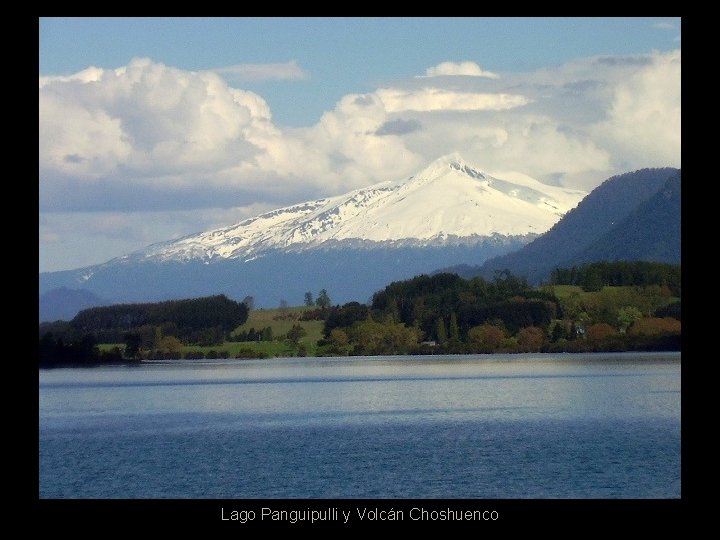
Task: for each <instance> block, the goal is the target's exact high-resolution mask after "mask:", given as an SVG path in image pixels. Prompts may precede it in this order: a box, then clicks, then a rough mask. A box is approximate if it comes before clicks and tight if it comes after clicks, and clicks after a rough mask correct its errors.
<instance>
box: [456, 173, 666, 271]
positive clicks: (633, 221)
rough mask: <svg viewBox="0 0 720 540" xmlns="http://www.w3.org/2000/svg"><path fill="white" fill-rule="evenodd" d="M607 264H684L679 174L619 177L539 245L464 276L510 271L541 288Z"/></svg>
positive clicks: (537, 241) (598, 190)
mask: <svg viewBox="0 0 720 540" xmlns="http://www.w3.org/2000/svg"><path fill="white" fill-rule="evenodd" d="M605 259H607V260H653V261H662V262H672V263H679V262H680V170H679V169H673V168H661V169H642V170H639V171H635V172H632V173H627V174H622V175H619V176H613V177H612V178H609V179H608V180H606V181H605V182H603V183H602V184H601V185H600V186H598V187H597V188H596V189H594V190H593V191H592V192H591V193H590V194H589V195H588V196H587V197H585V199H583V200H582V201H581V202H580V204H579V205H578V206H577V207H576V208H574V209H573V210H571V211H570V212H568V213H567V214H566V215H565V216H564V217H563V218H562V219H561V220H560V221H559V222H558V223H556V224H555V225H554V226H553V227H552V228H551V229H550V230H549V231H548V232H546V233H545V234H543V235H542V236H540V237H539V238H537V239H535V240H534V241H533V242H531V243H529V244H527V245H526V246H524V247H523V248H521V249H520V250H518V251H515V252H513V253H509V254H507V255H503V256H500V257H495V258H493V259H490V260H489V261H487V262H486V263H485V264H483V265H482V266H480V267H476V271H475V272H469V271H468V269H467V268H464V269H463V275H465V276H469V275H480V276H483V277H485V278H491V277H492V276H494V275H495V273H496V272H497V271H502V270H504V269H509V270H510V271H511V272H512V273H513V274H514V275H516V276H521V277H525V278H526V279H527V280H528V281H529V282H530V283H535V284H537V283H540V282H542V281H545V280H547V279H548V277H549V276H550V272H552V270H553V269H555V268H557V267H566V266H571V265H572V264H577V263H579V262H589V261H597V260H605ZM445 271H452V269H445Z"/></svg>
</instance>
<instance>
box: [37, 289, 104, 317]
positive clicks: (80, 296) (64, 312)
mask: <svg viewBox="0 0 720 540" xmlns="http://www.w3.org/2000/svg"><path fill="white" fill-rule="evenodd" d="M109 303H110V302H108V301H106V300H103V299H102V298H100V297H99V296H97V295H96V294H94V293H92V292H90V291H86V290H82V289H68V288H67V287H59V288H57V289H52V290H49V291H47V292H46V293H45V294H43V295H41V296H40V322H42V321H60V320H62V321H69V320H71V319H72V318H73V317H74V316H75V315H77V313H78V311H80V310H83V309H86V308H89V307H95V306H102V305H106V304H109Z"/></svg>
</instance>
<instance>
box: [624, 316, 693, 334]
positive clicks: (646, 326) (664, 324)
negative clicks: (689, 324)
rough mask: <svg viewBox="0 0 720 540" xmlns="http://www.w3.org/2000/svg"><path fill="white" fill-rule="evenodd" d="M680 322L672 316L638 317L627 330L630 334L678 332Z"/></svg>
mask: <svg viewBox="0 0 720 540" xmlns="http://www.w3.org/2000/svg"><path fill="white" fill-rule="evenodd" d="M680 329H681V323H680V321H678V320H677V319H673V318H672V317H663V318H662V319H661V318H658V317H646V318H643V319H638V320H637V321H635V322H634V323H633V325H632V326H631V327H630V330H628V333H629V334H632V335H645V336H656V335H659V334H679V333H680V332H681V330H680Z"/></svg>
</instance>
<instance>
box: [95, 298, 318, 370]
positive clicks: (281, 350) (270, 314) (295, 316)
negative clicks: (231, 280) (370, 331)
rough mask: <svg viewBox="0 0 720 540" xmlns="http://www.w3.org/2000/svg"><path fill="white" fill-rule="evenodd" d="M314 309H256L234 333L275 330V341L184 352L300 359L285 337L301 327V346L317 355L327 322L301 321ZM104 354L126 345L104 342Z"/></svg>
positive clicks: (101, 346) (185, 350)
mask: <svg viewBox="0 0 720 540" xmlns="http://www.w3.org/2000/svg"><path fill="white" fill-rule="evenodd" d="M311 309H314V308H311V307H305V306H298V307H288V308H284V309H283V308H277V309H253V310H251V311H250V314H249V316H248V320H247V321H246V322H245V324H242V325H240V326H238V327H237V328H236V329H235V331H234V332H246V331H248V330H250V329H251V328H254V329H255V330H258V331H259V330H262V329H263V328H266V327H268V326H269V327H270V328H272V333H273V338H274V339H273V340H272V341H239V342H236V341H226V342H225V343H223V344H222V345H211V346H206V347H200V346H198V345H188V346H184V347H183V348H182V349H181V352H182V354H183V355H185V354H186V353H188V352H191V351H202V352H203V353H204V354H207V352H208V351H213V350H214V351H217V352H221V351H227V353H228V356H229V357H230V358H235V357H237V356H238V354H239V353H240V351H241V350H243V349H245V350H247V349H250V350H251V351H253V352H257V353H264V354H266V355H267V356H269V357H276V356H296V355H297V348H296V347H294V346H293V345H291V344H290V343H289V342H287V341H286V340H285V339H284V338H285V335H286V334H287V333H288V330H290V329H291V328H292V327H293V325H295V324H299V325H300V326H302V327H303V329H304V330H305V332H306V335H305V336H304V337H302V338H301V339H300V345H303V346H304V347H305V351H306V354H307V356H314V355H315V351H316V350H317V341H318V340H319V339H321V338H322V331H323V324H324V323H323V321H301V320H299V319H300V316H301V315H302V313H303V312H305V311H307V310H311ZM98 347H99V349H100V350H101V351H110V350H112V349H113V348H114V347H120V348H121V349H123V348H124V347H125V345H124V344H118V343H101V344H99V345H98Z"/></svg>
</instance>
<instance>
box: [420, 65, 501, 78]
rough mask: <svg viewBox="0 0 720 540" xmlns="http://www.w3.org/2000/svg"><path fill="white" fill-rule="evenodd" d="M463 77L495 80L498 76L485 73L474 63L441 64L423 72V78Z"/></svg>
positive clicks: (489, 72)
mask: <svg viewBox="0 0 720 540" xmlns="http://www.w3.org/2000/svg"><path fill="white" fill-rule="evenodd" d="M458 75H464V76H466V77H487V78H489V79H497V78H499V75H498V74H497V73H493V72H492V71H485V70H483V69H482V68H481V67H480V66H479V65H477V64H476V63H475V62H469V61H466V62H442V63H440V64H438V65H437V66H433V67H430V68H427V69H426V70H425V77H443V76H451V77H454V76H458Z"/></svg>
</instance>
